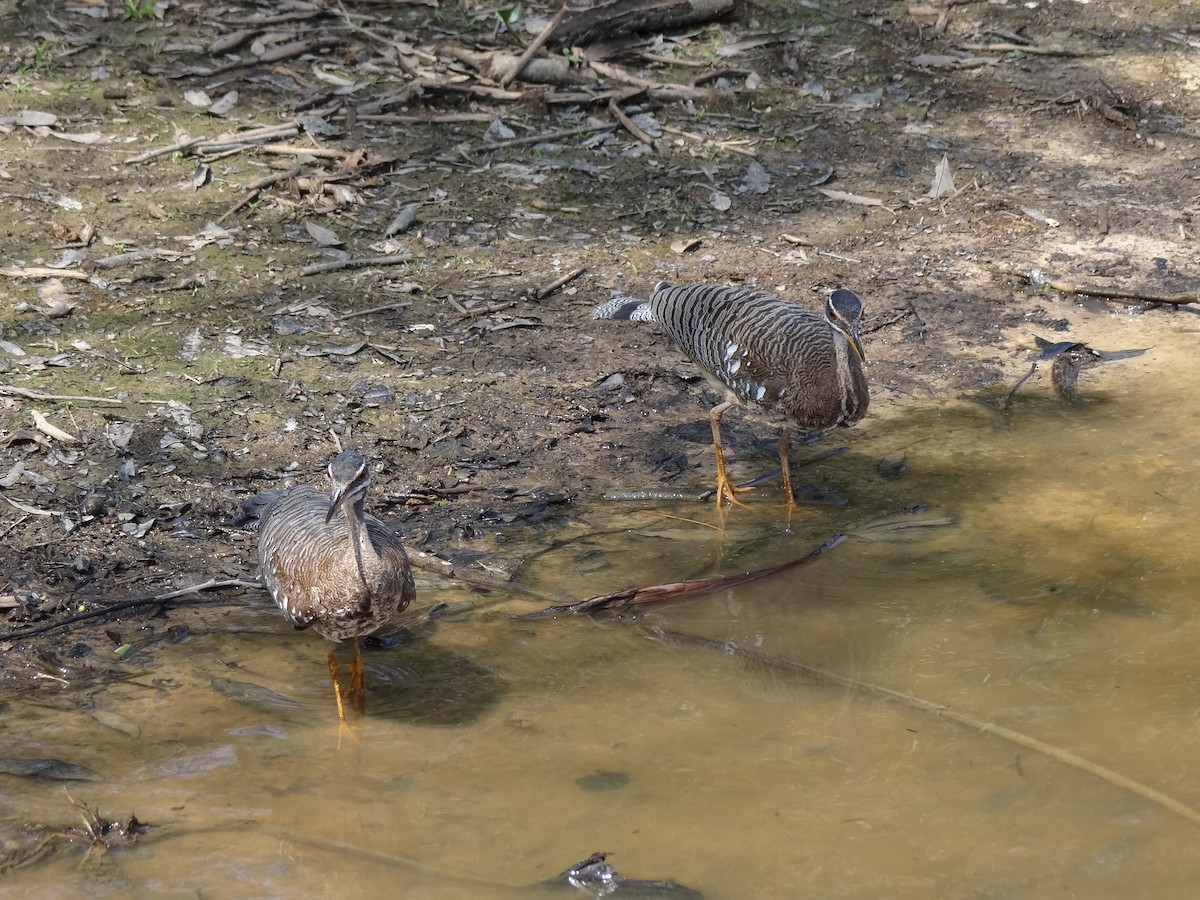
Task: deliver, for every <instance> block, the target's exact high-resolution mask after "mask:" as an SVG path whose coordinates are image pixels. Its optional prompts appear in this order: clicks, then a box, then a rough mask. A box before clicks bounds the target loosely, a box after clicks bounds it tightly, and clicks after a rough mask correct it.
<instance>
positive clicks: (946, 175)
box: [925, 153, 954, 200]
mask: <svg viewBox="0 0 1200 900" xmlns="http://www.w3.org/2000/svg"><path fill="white" fill-rule="evenodd" d="M953 193H954V173H953V172H952V171H951V170H950V159H949V157H947V156H946V154H944V153H943V154H942V161H941V162H940V163H938V164H937V168H936V169H934V172H933V184H931V185H930V186H929V193H927V194H926V195H925V196H926V197H932V198H934V199H935V200H936V199H937V198H938V197H945V196H947V195H950V194H953Z"/></svg>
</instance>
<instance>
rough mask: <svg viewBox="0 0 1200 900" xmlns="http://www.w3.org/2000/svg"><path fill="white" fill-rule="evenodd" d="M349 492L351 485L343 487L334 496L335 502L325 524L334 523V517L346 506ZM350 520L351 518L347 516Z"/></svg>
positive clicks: (326, 516) (330, 507)
mask: <svg viewBox="0 0 1200 900" xmlns="http://www.w3.org/2000/svg"><path fill="white" fill-rule="evenodd" d="M347 490H349V485H342V487H341V488H340V489H339V490H338V492H337V493H336V494H334V495H333V502H332V503H330V504H329V512H327V513H325V524H326V525H328V524H329V523H330V522H332V521H333V517H334V516H336V515H337V514H338V510H340V509H341V508H342V507H343V506H345V505H346V492H347ZM346 518H347V519H349V518H350V517H349V516H346Z"/></svg>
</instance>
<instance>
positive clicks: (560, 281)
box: [533, 266, 587, 300]
mask: <svg viewBox="0 0 1200 900" xmlns="http://www.w3.org/2000/svg"><path fill="white" fill-rule="evenodd" d="M586 271H587V267H586V266H580V267H579V268H578V269H572V270H571V271H570V272H568V273H567V274H565V275H560V276H558V277H557V278H555V279H554V280H553V281H549V282H547V283H546V284H543V285H542V286H541V287H540V288H538V289H537V290H536V291H534V292H533V296H534V297H536V298H537V299H538V300H544V299H545V298H546V297H549V296H550V295H551V294H553V293H554V292H555V291H557V290H558V289H559V288H561V287H563V286H564V285H568V284H570V283H571V282H572V281H574V280H575V279H576V278H578V277H579V276H580V275H582V274H583V273H584V272H586Z"/></svg>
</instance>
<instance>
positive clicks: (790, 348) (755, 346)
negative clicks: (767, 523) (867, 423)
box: [594, 281, 870, 507]
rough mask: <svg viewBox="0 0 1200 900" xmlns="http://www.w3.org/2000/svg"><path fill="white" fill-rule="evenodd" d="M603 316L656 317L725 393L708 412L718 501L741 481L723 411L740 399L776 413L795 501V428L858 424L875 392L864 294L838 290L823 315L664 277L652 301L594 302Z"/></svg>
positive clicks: (761, 296) (766, 297)
mask: <svg viewBox="0 0 1200 900" xmlns="http://www.w3.org/2000/svg"><path fill="white" fill-rule="evenodd" d="M594 315H595V318H597V319H629V320H631V321H637V322H657V323H659V325H661V326H662V328H663V329H664V330H665V331H666V332H667V334H668V335H670V336H671V340H673V341H674V342H675V344H676V345H677V346H678V347H679V349H680V350H682V351H683V352H684V353H686V354H687V355H688V356H690V357H691V358H692V359H693V360H694V361H695V362H696V363H697V365H699V366H700V368H701V370H702V371H703V372H704V375H705V377H706V378H707V379H708V380H709V381H710V382H711V383H712V384H713V386H714V387H716V388H717V389H718V390H719V391H721V393H722V394H724V395H725V400H724V401H723V402H721V403H719V404H718V405H717V406H715V407H713V409H712V411H711V412H710V413H709V418H710V420H711V422H712V437H713V450H714V452H715V454H716V461H717V504H718V505H720V504H721V503H722V501H723V499H724V498H726V497H728V498H729V501H730V502H731V503H737V502H738V500H737V498H736V497H735V496H734V494H735V492H736V489H735V487H734V485H733V484H732V483H731V482H730V481H729V478H728V476H727V475H726V473H725V456H724V453H723V451H722V448H721V415H722V414H723V413H724V412H725V410H727V409H729V407H730V406H732V405H733V404H734V403H740V404H744V405H749V406H752V407H755V408H757V409H759V410H760V411H762V412H764V413H766V414H767V415H768V416H770V417H771V418H773V419H776V420H779V421H780V424H781V425H782V426H783V433H782V435H781V437H780V439H779V463H780V466H781V467H782V469H783V485H784V491H785V492H786V494H787V503H788V506H789V507H790V506H791V505H792V504H794V503H795V499H794V497H793V496H792V480H791V475H790V472H789V470H790V466H789V464H788V449H789V447H790V446H791V439H792V431H793V430H794V429H799V430H801V431H803V432H806V433H810V434H811V433H814V432H816V433H820V432H824V431H828V430H829V429H831V428H834V427H836V426H839V425H841V426H845V427H849V426H851V425H854V424H856V423H857V422H858V421H859V420H860V419H862V417H863V416H864V415H865V414H866V412H867V404H868V403H869V402H870V398H869V396H868V394H867V378H866V375H864V374H863V358H864V357H863V349H862V343H861V342H860V340H859V333H858V329H859V323H860V322H861V320H862V315H863V308H862V301H861V300H860V299H859V298H858V295H857V294H855V293H853V292H852V291H848V290H846V289H845V288H839V289H838V290H836V291H834V292H833V293H832V294H831V295H830V296H829V299H828V301H826V304H825V315H824V316H821V315H818V314H817V313H814V312H811V311H809V310H807V309H804V308H803V307H801V306H798V305H796V304H795V303H791V302H789V301H787V300H783V299H780V298H779V297H773V296H771V295H770V294H765V293H762V292H760V291H753V290H748V289H744V288H733V287H725V286H722V285H714V284H695V285H685V286H672V285H670V284H667V283H666V282H663V281H660V282H659V283H658V285H657V286H656V287H655V288H654V291H653V293H651V295H650V299H649V300H642V299H638V298H633V297H617V298H615V299H613V300H610V301H609V302H608V303H605V304H603V305H601V306H599V307H597V308H596V311H595V314H594Z"/></svg>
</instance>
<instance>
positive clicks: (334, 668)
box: [329, 647, 346, 722]
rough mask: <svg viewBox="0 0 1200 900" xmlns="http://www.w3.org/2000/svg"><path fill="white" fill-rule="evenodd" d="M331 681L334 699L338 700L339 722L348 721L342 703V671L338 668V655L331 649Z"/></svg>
mask: <svg viewBox="0 0 1200 900" xmlns="http://www.w3.org/2000/svg"><path fill="white" fill-rule="evenodd" d="M329 680H330V681H332V682H333V697H334V699H335V700H337V711H338V721H339V722H345V721H346V707H345V705H344V704H343V703H342V670H341V668H340V667H339V666H338V661H337V654H336V653H334V652H333V648H332V647H330V648H329Z"/></svg>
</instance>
